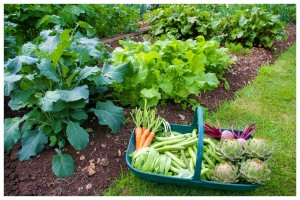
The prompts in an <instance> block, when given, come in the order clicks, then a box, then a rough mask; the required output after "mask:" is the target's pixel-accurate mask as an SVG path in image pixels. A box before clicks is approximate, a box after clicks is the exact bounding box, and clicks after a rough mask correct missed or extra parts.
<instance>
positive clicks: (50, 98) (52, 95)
mask: <svg viewBox="0 0 300 200" xmlns="http://www.w3.org/2000/svg"><path fill="white" fill-rule="evenodd" d="M88 98H89V90H88V86H87V85H83V86H78V87H76V88H74V89H72V90H54V91H47V92H46V94H45V96H44V97H43V98H41V99H40V100H39V105H40V106H41V108H42V110H43V111H52V110H53V103H54V102H57V101H58V100H62V101H65V102H74V101H77V100H80V99H88Z"/></svg>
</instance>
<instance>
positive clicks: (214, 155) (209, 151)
mask: <svg viewBox="0 0 300 200" xmlns="http://www.w3.org/2000/svg"><path fill="white" fill-rule="evenodd" d="M204 150H205V152H207V153H208V154H209V155H210V156H211V157H213V158H214V159H216V160H217V161H218V162H221V161H222V160H221V158H220V157H219V156H218V155H217V154H216V153H213V152H212V151H211V150H210V149H209V148H207V147H206V148H205V147H204Z"/></svg>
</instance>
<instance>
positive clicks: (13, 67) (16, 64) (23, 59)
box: [4, 56, 38, 74]
mask: <svg viewBox="0 0 300 200" xmlns="http://www.w3.org/2000/svg"><path fill="white" fill-rule="evenodd" d="M36 62H38V59H37V58H33V57H30V56H17V57H15V58H13V59H9V60H8V61H7V63H6V64H5V65H4V67H5V69H6V71H9V72H11V73H13V74H16V73H18V72H19V71H20V70H21V69H22V63H26V64H28V65H31V64H34V63H36Z"/></svg>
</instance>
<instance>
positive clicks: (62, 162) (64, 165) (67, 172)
mask: <svg viewBox="0 0 300 200" xmlns="http://www.w3.org/2000/svg"><path fill="white" fill-rule="evenodd" d="M74 169H75V165H74V160H73V158H72V156H70V155H69V154H58V155H55V156H54V157H53V160H52V171H53V173H54V174H55V175H56V176H58V177H60V178H66V177H68V176H72V175H73V173H74Z"/></svg>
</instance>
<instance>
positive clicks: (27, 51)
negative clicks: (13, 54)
mask: <svg viewBox="0 0 300 200" xmlns="http://www.w3.org/2000/svg"><path fill="white" fill-rule="evenodd" d="M35 50H36V46H35V45H34V44H32V43H31V42H27V43H26V44H24V45H23V46H22V48H21V51H22V55H24V56H31V55H32V54H33V53H34V51H35Z"/></svg>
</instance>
